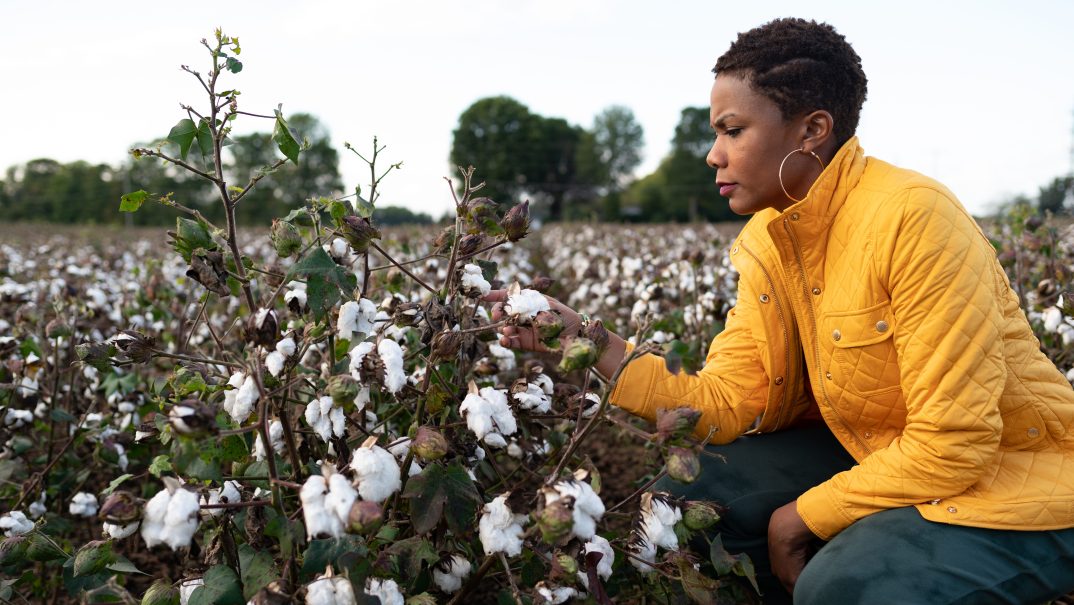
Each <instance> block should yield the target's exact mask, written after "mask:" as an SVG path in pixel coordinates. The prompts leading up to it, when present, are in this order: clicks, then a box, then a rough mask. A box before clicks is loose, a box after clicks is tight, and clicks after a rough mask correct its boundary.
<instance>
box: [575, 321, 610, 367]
mask: <svg viewBox="0 0 1074 605" xmlns="http://www.w3.org/2000/svg"><path fill="white" fill-rule="evenodd" d="M582 336H585V337H586V338H588V339H589V340H592V341H593V344H594V345H596V347H597V359H600V356H601V355H603V354H604V351H606V350H608V342H609V341H610V340H611V335H610V334H608V329H607V328H605V327H604V323H603V322H601V321H600V320H599V319H598V320H595V321H592V322H590V323H589V325H588V326H586V327H585V329H584V330H582Z"/></svg>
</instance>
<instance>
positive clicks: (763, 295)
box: [761, 294, 768, 303]
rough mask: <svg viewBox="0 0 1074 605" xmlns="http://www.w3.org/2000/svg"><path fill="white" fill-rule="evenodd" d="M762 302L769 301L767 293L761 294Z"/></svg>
mask: <svg viewBox="0 0 1074 605" xmlns="http://www.w3.org/2000/svg"><path fill="white" fill-rule="evenodd" d="M761 302H763V303H766V302H768V295H767V294H762V295H761Z"/></svg>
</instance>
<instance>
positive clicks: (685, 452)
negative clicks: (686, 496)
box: [664, 447, 701, 483]
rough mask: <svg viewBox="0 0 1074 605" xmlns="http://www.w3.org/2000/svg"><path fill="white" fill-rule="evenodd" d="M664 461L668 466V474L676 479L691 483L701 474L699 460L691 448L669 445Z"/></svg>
mask: <svg viewBox="0 0 1074 605" xmlns="http://www.w3.org/2000/svg"><path fill="white" fill-rule="evenodd" d="M664 461H665V463H666V464H667V467H668V476H669V477H671V478H672V479H674V480H676V481H680V482H682V483H693V482H694V481H696V480H697V477H698V476H699V475H700V474H701V460H700V459H699V458H698V456H697V452H696V451H694V450H692V449H689V448H685V447H670V448H668V455H667V458H666V459H665V460H664Z"/></svg>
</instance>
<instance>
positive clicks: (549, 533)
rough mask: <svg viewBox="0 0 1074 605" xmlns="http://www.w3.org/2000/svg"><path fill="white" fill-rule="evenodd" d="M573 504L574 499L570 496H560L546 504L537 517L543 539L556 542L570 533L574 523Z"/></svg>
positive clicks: (552, 542)
mask: <svg viewBox="0 0 1074 605" xmlns="http://www.w3.org/2000/svg"><path fill="white" fill-rule="evenodd" d="M545 489H551V488H545ZM573 506H574V499H573V498H570V497H564V498H559V499H557V500H555V501H554V502H552V503H551V504H545V505H544V507H543V508H542V509H541V512H540V514H539V515H538V517H537V527H538V528H540V530H541V539H542V540H544V541H545V542H547V543H549V544H555V543H557V542H559V541H560V540H562V539H563V538H565V537H567V535H569V534H570V532H571V527H572V526H573V525H574V510H573Z"/></svg>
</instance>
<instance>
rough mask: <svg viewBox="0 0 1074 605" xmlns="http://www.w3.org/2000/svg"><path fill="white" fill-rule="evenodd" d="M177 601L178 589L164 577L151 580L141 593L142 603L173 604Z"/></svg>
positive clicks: (148, 604)
mask: <svg viewBox="0 0 1074 605" xmlns="http://www.w3.org/2000/svg"><path fill="white" fill-rule="evenodd" d="M177 602H179V590H178V589H177V588H175V587H174V586H172V583H171V582H170V581H168V580H166V579H164V578H161V579H159V580H157V581H156V582H153V584H152V585H150V587H149V589H148V590H146V591H145V594H144V595H142V605H174V603H177Z"/></svg>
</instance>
